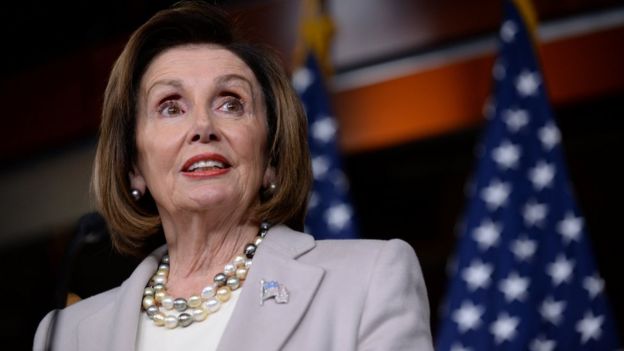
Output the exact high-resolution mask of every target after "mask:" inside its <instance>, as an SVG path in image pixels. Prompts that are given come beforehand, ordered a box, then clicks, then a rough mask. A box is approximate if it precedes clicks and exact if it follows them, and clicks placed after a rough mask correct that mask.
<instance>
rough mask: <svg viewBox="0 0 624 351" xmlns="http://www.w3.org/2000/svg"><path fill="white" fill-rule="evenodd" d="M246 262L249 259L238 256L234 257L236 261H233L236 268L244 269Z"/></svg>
mask: <svg viewBox="0 0 624 351" xmlns="http://www.w3.org/2000/svg"><path fill="white" fill-rule="evenodd" d="M245 261H247V258H246V257H245V256H243V255H238V256H236V257H234V260H233V261H232V263H234V265H235V266H236V267H242V266H244V265H245Z"/></svg>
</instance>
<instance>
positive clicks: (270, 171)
mask: <svg viewBox="0 0 624 351" xmlns="http://www.w3.org/2000/svg"><path fill="white" fill-rule="evenodd" d="M275 181H276V176H275V168H274V167H273V166H271V165H270V164H269V165H267V168H266V169H265V170H264V176H263V178H262V188H263V189H268V188H269V186H270V185H271V184H275Z"/></svg>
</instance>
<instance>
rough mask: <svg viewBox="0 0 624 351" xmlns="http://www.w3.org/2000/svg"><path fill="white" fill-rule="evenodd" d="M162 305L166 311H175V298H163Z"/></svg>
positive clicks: (168, 296)
mask: <svg viewBox="0 0 624 351" xmlns="http://www.w3.org/2000/svg"><path fill="white" fill-rule="evenodd" d="M161 303H162V307H164V308H165V309H166V310H171V309H173V297H171V296H170V295H167V296H165V297H163V299H162V302H161Z"/></svg>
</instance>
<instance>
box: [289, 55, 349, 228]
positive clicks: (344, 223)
mask: <svg viewBox="0 0 624 351" xmlns="http://www.w3.org/2000/svg"><path fill="white" fill-rule="evenodd" d="M293 86H294V87H295V90H297V93H298V94H299V96H300V97H301V100H302V101H303V105H304V106H305V110H306V114H307V116H308V134H309V138H308V139H309V144H310V153H311V155H312V171H313V174H314V185H313V189H312V193H311V194H310V201H309V205H308V215H307V217H306V222H305V227H306V231H307V232H309V233H314V235H315V236H316V238H317V239H346V238H355V237H357V232H356V224H355V216H354V211H353V207H352V206H351V202H350V199H349V184H348V181H347V178H346V177H345V174H344V173H343V171H342V162H341V156H340V153H339V150H338V144H337V133H338V125H337V123H336V120H335V118H334V117H333V116H332V113H331V108H330V103H329V97H328V95H327V92H326V89H325V85H324V82H323V76H322V74H321V71H320V68H319V66H318V63H317V61H316V58H315V56H314V55H313V54H309V55H308V56H307V59H306V62H305V65H304V66H303V67H301V68H299V69H298V70H296V71H295V72H294V73H293Z"/></svg>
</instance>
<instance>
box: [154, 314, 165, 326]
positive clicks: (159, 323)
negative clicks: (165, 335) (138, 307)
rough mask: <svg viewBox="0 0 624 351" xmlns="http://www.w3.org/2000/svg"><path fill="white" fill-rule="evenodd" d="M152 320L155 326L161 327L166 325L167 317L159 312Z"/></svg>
mask: <svg viewBox="0 0 624 351" xmlns="http://www.w3.org/2000/svg"><path fill="white" fill-rule="evenodd" d="M152 319H153V320H154V324H156V325H157V326H159V327H162V326H163V325H165V315H164V314H162V312H157V313H156V314H154V317H152Z"/></svg>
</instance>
